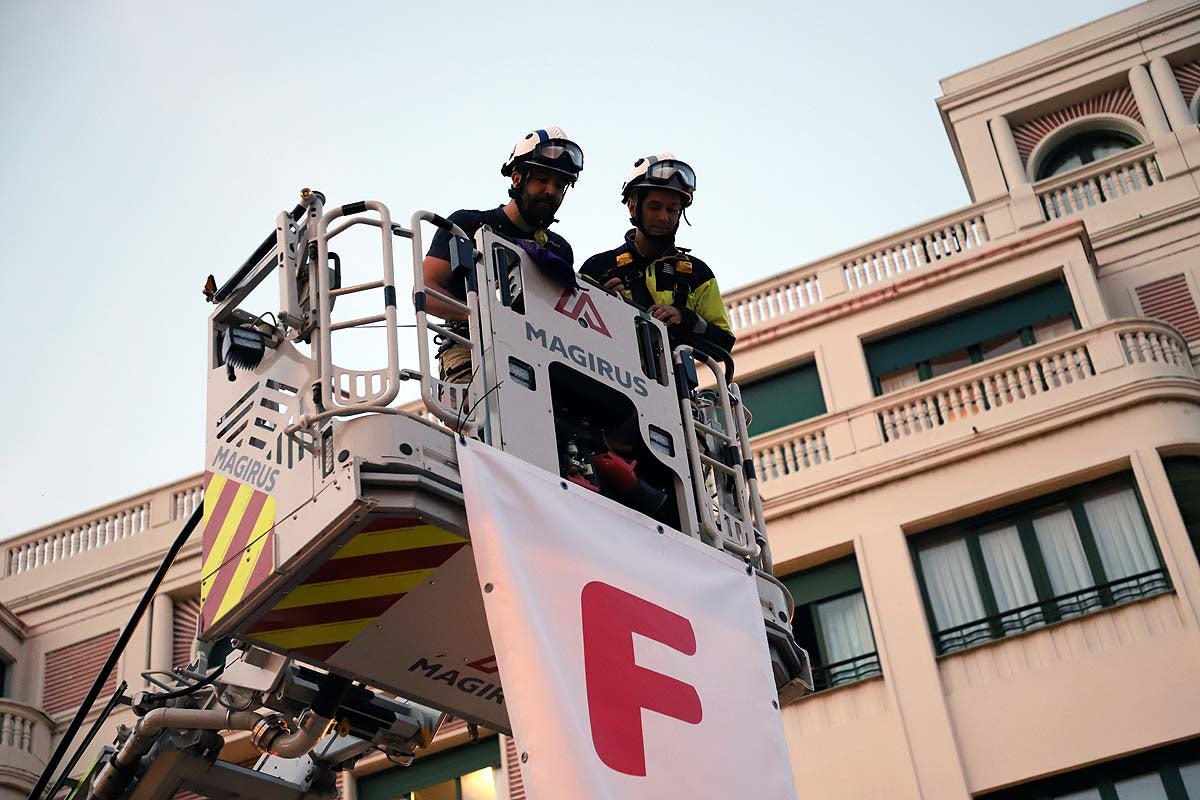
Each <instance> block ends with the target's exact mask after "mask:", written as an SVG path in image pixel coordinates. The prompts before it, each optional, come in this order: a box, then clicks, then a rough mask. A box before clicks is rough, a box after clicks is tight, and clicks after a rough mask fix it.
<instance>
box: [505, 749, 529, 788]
mask: <svg viewBox="0 0 1200 800" xmlns="http://www.w3.org/2000/svg"><path fill="white" fill-rule="evenodd" d="M504 763H505V764H506V765H507V766H508V800H525V781H524V779H522V778H521V755H520V753H519V752H518V750H517V740H516V739H514V738H512V737H511V736H505V737H504Z"/></svg>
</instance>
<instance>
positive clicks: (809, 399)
mask: <svg viewBox="0 0 1200 800" xmlns="http://www.w3.org/2000/svg"><path fill="white" fill-rule="evenodd" d="M739 386H740V388H741V390H742V402H743V403H745V405H746V407H747V408H749V409H750V413H752V414H753V415H754V423H753V424H752V425H751V426H750V435H751V436H757V435H758V434H760V433H766V432H767V431H773V430H775V429H776V428H782V427H784V426H786V425H791V424H792V423H793V422H799V421H800V420H802V419H808V418H809V417H815V416H818V415H820V414H824V413H825V395H824V394H823V393H822V392H821V376H820V375H818V374H817V365H816V364H815V363H812V362H810V363H808V364H803V365H801V366H799V367H793V368H791V369H789V370H787V371H786V372H779V373H776V374H774V375H771V376H769V377H766V378H762V379H760V380H756V381H750V382H748V383H744V384H739Z"/></svg>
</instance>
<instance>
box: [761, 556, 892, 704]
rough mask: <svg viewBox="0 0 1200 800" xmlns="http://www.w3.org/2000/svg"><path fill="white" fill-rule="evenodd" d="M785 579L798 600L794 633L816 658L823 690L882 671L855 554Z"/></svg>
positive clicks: (815, 673)
mask: <svg viewBox="0 0 1200 800" xmlns="http://www.w3.org/2000/svg"><path fill="white" fill-rule="evenodd" d="M783 582H784V584H785V585H786V586H787V587H788V591H790V592H791V593H792V599H794V600H795V601H796V613H795V615H794V616H793V617H792V632H793V634H794V635H795V637H796V642H797V643H798V644H799V645H800V646H801V647H803V648H804V649H805V650H807V651H808V654H809V657H810V658H811V659H812V667H813V683H814V685H815V687H816V689H817V690H818V691H819V690H821V689H831V688H833V687H834V686H841V685H843V684H846V683H853V682H854V681H860V680H862V679H863V678H869V677H871V676H873V675H878V674H880V668H879V655H878V654H877V653H876V652H875V637H874V635H873V634H872V633H871V620H870V619H869V618H868V617H867V604H866V602H865V601H864V600H863V593H862V579H861V578H859V574H858V562H857V561H856V560H855V559H854V557H853V556H851V557H850V558H844V559H841V560H840V561H834V562H832V563H829V564H824V565H822V566H820V567H814V568H813V569H810V570H806V571H804V572H798V573H796V574H794V575H789V576H788V577H786V578H784V579H783Z"/></svg>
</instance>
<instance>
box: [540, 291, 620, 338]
mask: <svg viewBox="0 0 1200 800" xmlns="http://www.w3.org/2000/svg"><path fill="white" fill-rule="evenodd" d="M554 310H555V311H557V312H558V313H560V314H562V315H563V316H567V317H570V318H571V319H573V320H576V321H578V322H579V324H580V325H581V326H583V327H585V328H591V329H592V330H594V331H596V332H597V333H603V334H604V335H605V336H607V337H608V338H610V339H611V338H612V334H611V333H609V332H608V326H607V325H605V324H604V319H603V318H601V316H600V312H599V311H598V310H597V309H596V304H595V303H593V302H592V298H591V297H589V296H588V293H587V292H585V291H581V290H579V289H567V290H566V291H565V292H563V294H562V297H560V298H558V304H557V305H555V306H554Z"/></svg>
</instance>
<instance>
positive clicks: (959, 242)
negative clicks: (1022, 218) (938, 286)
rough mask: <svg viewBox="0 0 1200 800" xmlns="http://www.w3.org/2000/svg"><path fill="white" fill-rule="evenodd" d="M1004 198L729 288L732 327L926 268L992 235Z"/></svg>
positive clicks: (802, 311) (804, 310) (777, 317)
mask: <svg viewBox="0 0 1200 800" xmlns="http://www.w3.org/2000/svg"><path fill="white" fill-rule="evenodd" d="M1007 204H1008V198H1007V197H1005V198H1001V199H998V200H992V201H989V202H986V203H978V204H976V205H973V206H969V207H968V208H965V209H961V210H959V211H955V212H952V213H950V214H947V215H946V216H943V217H938V218H937V219H934V220H930V221H928V222H924V223H921V224H920V225H916V226H913V227H912V228H908V229H906V230H903V231H900V232H899V233H896V234H893V235H891V236H887V237H885V238H882V239H877V240H875V241H873V242H869V243H867V244H866V245H863V246H862V247H858V248H855V249H854V250H847V251H845V252H842V253H839V254H837V255H835V256H832V257H830V258H827V259H825V260H823V261H818V262H816V263H813V264H808V265H806V266H803V267H799V268H797V269H794V270H791V271H790V272H786V273H784V274H782V275H778V276H776V277H773V278H769V279H767V280H764V281H759V282H758V283H755V284H751V285H749V286H745V287H742V288H740V289H736V290H734V291H732V292H727V293H726V296H725V301H726V302H725V309H726V311H727V312H728V314H729V322H730V325H731V326H732V327H733V331H734V333H736V334H738V335H741V334H744V333H746V332H750V331H754V330H762V329H765V328H768V327H771V326H773V325H776V324H778V323H780V322H784V321H787V320H790V319H796V318H800V317H803V316H805V315H807V314H810V313H813V312H814V311H816V310H817V309H819V308H820V307H821V306H822V305H823V304H829V303H830V300H831V298H834V297H836V298H838V299H839V300H840V299H843V297H842V295H846V294H850V295H853V294H856V293H861V292H865V291H868V290H871V289H875V288H877V287H879V286H881V285H884V284H887V283H891V282H893V281H898V280H902V279H904V278H905V277H908V276H911V275H915V274H919V273H922V272H928V271H929V270H930V269H931V268H934V267H939V266H942V265H944V264H946V263H947V262H949V261H952V260H954V259H960V258H962V257H963V256H964V255H965V254H968V253H972V252H974V251H977V250H979V249H981V248H983V247H984V246H985V245H987V244H988V243H989V242H990V241H991V235H990V234H989V232H988V225H987V220H988V218H990V217H992V216H993V215H997V214H998V215H1001V216H1003V215H1004V214H1006V213H1007V208H1006V206H1007Z"/></svg>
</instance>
